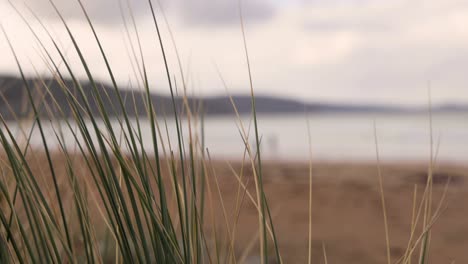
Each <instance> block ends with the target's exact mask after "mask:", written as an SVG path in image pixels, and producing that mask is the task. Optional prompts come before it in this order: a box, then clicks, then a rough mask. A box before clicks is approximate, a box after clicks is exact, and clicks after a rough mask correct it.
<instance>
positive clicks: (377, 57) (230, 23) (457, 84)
mask: <svg viewBox="0 0 468 264" xmlns="http://www.w3.org/2000/svg"><path fill="white" fill-rule="evenodd" d="M119 1H121V0H83V3H84V5H85V6H86V8H87V10H88V11H89V13H90V15H91V19H92V20H93V22H94V23H95V25H96V29H97V32H98V34H99V36H100V38H101V40H102V42H103V44H104V48H105V50H106V52H107V55H108V56H109V58H110V61H111V65H112V67H113V70H114V71H115V73H116V74H117V75H118V79H119V82H121V83H122V84H127V83H128V82H129V80H133V81H132V82H134V80H135V78H134V76H135V75H134V71H133V70H132V63H133V62H132V60H131V59H130V58H132V57H133V55H129V54H131V52H128V51H129V50H131V49H129V48H128V47H129V46H130V45H129V43H130V41H131V42H132V43H133V44H134V45H136V44H137V42H136V38H135V32H134V31H133V29H132V32H131V36H130V38H131V40H129V38H128V37H127V35H126V33H125V31H124V23H123V19H122V14H121V12H120V8H119ZM12 2H13V3H14V4H15V5H17V6H18V7H19V8H20V9H21V10H22V11H21V12H22V14H24V15H25V16H27V19H28V20H29V21H30V23H31V24H32V26H33V28H34V29H35V30H37V32H38V34H39V35H40V36H41V38H42V39H43V40H44V41H45V43H46V45H47V46H48V47H49V48H51V46H50V42H49V41H48V39H47V38H46V37H45V35H44V34H43V31H42V29H41V28H40V26H39V24H38V23H37V22H36V21H35V19H34V18H33V17H32V16H31V15H30V14H29V12H28V11H26V9H25V8H24V6H25V4H24V3H26V5H28V6H29V7H30V8H31V9H32V10H34V12H35V13H36V14H37V15H38V16H39V17H40V18H41V19H42V21H43V22H44V24H45V25H46V27H47V28H48V29H49V30H50V31H51V32H52V34H53V36H54V38H55V39H56V40H59V41H60V43H61V45H63V49H64V50H67V55H68V56H69V59H70V60H71V61H72V62H74V63H73V65H74V66H73V68H74V70H75V71H76V72H78V73H80V74H81V75H82V76H84V75H83V70H82V69H81V67H80V65H79V63H78V60H77V56H76V53H75V52H74V51H73V49H72V48H71V46H70V43H71V42H70V40H69V38H68V37H67V36H66V34H65V32H64V30H63V25H62V24H61V23H60V21H59V20H58V19H57V16H56V15H55V14H54V12H53V11H52V9H51V8H50V5H49V4H48V0H25V1H20V0H12ZM55 2H56V3H57V6H58V8H59V9H60V10H61V13H62V14H63V15H64V16H65V18H66V20H67V22H68V23H69V25H70V27H71V29H72V31H73V34H74V35H75V36H76V38H77V40H78V43H79V45H80V46H81V48H82V49H83V52H84V54H85V58H86V59H87V61H88V63H89V64H90V67H91V70H92V72H93V73H95V75H96V76H97V77H98V78H99V79H102V80H107V79H108V76H107V74H106V69H105V67H104V64H103V60H102V58H101V57H100V55H99V50H98V48H97V46H96V43H95V42H94V41H93V38H92V35H91V32H90V30H89V27H88V26H87V24H86V21H85V20H84V17H83V14H82V13H81V11H80V9H79V6H78V4H77V2H76V1H75V0H55ZM129 2H130V7H129V6H128V5H127V2H126V1H125V0H123V2H122V5H123V7H124V17H125V18H126V19H127V23H130V16H129V12H130V10H131V11H132V12H133V14H134V16H135V18H136V24H137V28H138V33H139V36H140V39H141V42H142V46H143V52H144V58H145V63H146V65H147V67H148V70H149V73H150V80H151V85H152V88H153V89H154V90H155V91H159V92H164V93H167V91H168V90H167V86H166V81H165V72H164V69H163V67H162V58H161V52H160V50H159V48H158V45H157V43H156V40H157V39H156V37H157V36H156V34H155V30H154V25H153V24H152V21H151V16H150V12H149V7H148V3H147V2H146V0H129ZM161 2H162V3H161V5H162V8H163V9H164V13H165V14H166V16H167V20H168V22H169V26H170V28H171V30H172V32H173V34H174V38H175V42H176V44H177V47H178V50H179V54H180V57H181V60H182V64H183V68H184V71H185V73H186V75H187V79H188V86H189V89H190V91H191V92H192V93H194V94H197V95H212V94H225V90H224V88H223V86H222V82H221V81H220V78H219V76H218V73H217V70H216V68H219V71H220V72H221V74H222V76H223V77H224V79H225V81H226V83H227V85H228V87H229V92H230V93H233V94H235V93H247V92H248V91H249V90H248V89H249V88H248V75H247V67H246V63H245V56H244V53H243V44H242V35H241V30H240V22H239V11H238V0H161ZM156 3H157V1H154V4H155V7H156V8H157V9H158V10H159V8H160V6H159V5H158V4H156ZM242 6H243V15H244V18H245V26H246V34H247V42H248V47H249V52H250V58H251V64H252V73H253V78H254V86H255V90H256V92H257V93H258V94H268V95H277V96H287V97H292V98H298V99H302V100H310V101H333V102H353V103H359V102H383V103H400V104H413V103H417V104H424V103H425V102H427V87H428V83H430V84H431V87H432V97H433V101H435V102H467V103H468V27H467V25H468V1H461V0H460V1H458V0H445V1H441V0H425V1H419V0H414V1H402V0H392V1H387V0H385V1H384V0H380V1H379V0H373V1H370V0H243V1H242ZM158 15H159V18H160V23H161V27H162V28H163V29H164V35H163V37H164V40H165V44H166V47H167V48H168V50H169V52H168V56H169V60H170V64H171V69H172V71H173V74H174V75H176V76H179V75H178V69H177V63H176V62H177V61H176V57H175V53H174V52H173V51H174V49H173V48H172V44H171V41H170V38H169V35H168V34H167V25H166V24H165V23H163V21H164V20H163V19H162V17H161V12H160V11H158ZM0 23H2V25H3V27H4V28H5V30H6V32H7V34H8V35H9V37H10V38H11V40H12V43H13V45H14V47H15V49H16V51H17V53H18V54H19V57H20V60H21V62H22V64H23V66H24V68H25V69H26V71H27V72H28V74H30V75H33V74H35V71H38V72H39V73H40V74H45V73H47V72H48V70H47V66H46V64H45V63H44V61H43V59H42V57H41V54H42V53H41V51H40V50H41V49H40V46H39V45H38V44H37V42H36V41H35V40H34V38H33V35H32V34H31V33H30V32H29V31H28V27H27V26H26V25H25V24H24V23H23V22H22V21H21V19H20V18H19V16H18V14H16V13H15V12H14V10H13V9H12V8H11V7H10V5H9V4H8V1H7V0H0ZM129 25H130V24H129ZM51 51H52V49H51ZM54 58H56V59H58V57H57V55H56V54H55V53H54ZM62 69H63V67H62ZM0 72H2V73H9V74H17V72H18V71H17V69H16V67H15V64H14V59H13V57H12V56H11V53H10V52H9V50H8V48H7V44H6V40H5V38H4V36H3V35H0ZM179 82H180V81H179Z"/></svg>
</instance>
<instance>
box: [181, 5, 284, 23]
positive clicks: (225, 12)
mask: <svg viewBox="0 0 468 264" xmlns="http://www.w3.org/2000/svg"><path fill="white" fill-rule="evenodd" d="M174 2H175V4H174V6H173V7H174V9H175V10H176V11H178V12H179V14H178V16H179V18H180V19H181V20H182V21H184V22H185V23H186V24H187V25H191V26H194V25H195V26H225V25H230V24H233V23H234V24H238V23H239V1H238V0H178V1H174ZM241 2H242V3H241V5H242V15H243V18H244V19H245V20H246V21H248V22H259V21H265V20H270V19H271V18H273V17H274V15H275V14H276V8H275V5H274V3H272V2H271V1H269V0H244V1H242V0H241Z"/></svg>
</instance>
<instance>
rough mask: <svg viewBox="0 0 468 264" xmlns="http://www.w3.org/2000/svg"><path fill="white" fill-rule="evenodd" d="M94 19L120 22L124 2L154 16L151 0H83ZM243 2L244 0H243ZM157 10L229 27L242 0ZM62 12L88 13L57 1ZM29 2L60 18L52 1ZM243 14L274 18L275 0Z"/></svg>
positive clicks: (186, 1)
mask: <svg viewBox="0 0 468 264" xmlns="http://www.w3.org/2000/svg"><path fill="white" fill-rule="evenodd" d="M81 1H82V2H83V5H84V6H85V8H86V11H87V12H88V14H89V15H90V17H91V18H92V19H93V21H94V22H97V23H101V24H109V25H112V24H116V23H117V22H119V21H121V9H120V4H119V3H121V5H122V7H123V10H124V13H128V12H129V11H130V10H129V8H128V6H129V5H128V4H130V8H131V10H132V11H133V14H134V15H135V17H136V18H146V17H148V16H149V15H150V7H149V3H148V1H147V0H128V1H127V0H81ZM241 1H242V0H241ZM12 2H13V3H15V4H16V5H19V6H22V5H24V1H23V0H12ZM152 2H153V6H154V8H155V9H156V11H157V12H158V11H159V8H160V6H162V8H163V9H164V10H165V11H166V12H167V13H168V14H169V15H170V16H172V17H174V18H175V19H177V20H178V21H181V22H183V23H185V24H186V25H187V26H210V27H211V26H227V25H230V24H233V23H238V22H239V8H238V5H239V2H238V0H160V1H158V0H152ZM54 3H55V4H56V6H57V8H58V10H59V11H60V13H61V14H62V15H63V16H64V17H65V18H66V19H69V20H83V19H84V15H83V12H82V10H81V8H80V5H79V3H78V0H54ZM27 5H28V6H29V7H30V8H31V9H32V10H34V12H35V13H36V14H38V15H39V16H40V17H42V18H45V19H57V18H58V17H57V15H56V13H55V11H54V9H53V7H52V5H51V3H50V2H49V0H30V1H28V2H27ZM242 12H243V17H244V19H245V20H246V21H247V22H251V23H253V22H259V21H264V20H269V19H271V18H272V17H273V16H274V15H275V13H276V8H275V4H274V3H273V2H272V0H244V1H242Z"/></svg>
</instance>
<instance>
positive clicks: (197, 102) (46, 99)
mask: <svg viewBox="0 0 468 264" xmlns="http://www.w3.org/2000/svg"><path fill="white" fill-rule="evenodd" d="M27 82H28V84H29V87H32V93H33V97H34V99H35V100H37V102H40V104H38V105H40V112H41V114H42V115H45V114H46V113H47V112H48V111H47V107H45V106H49V108H50V106H54V105H55V104H54V103H53V102H54V100H53V99H52V98H55V101H56V102H57V104H58V105H59V107H60V109H61V110H62V111H63V114H64V115H65V117H69V116H70V115H71V110H70V109H69V107H68V104H67V99H66V95H65V93H64V91H63V89H62V88H61V87H60V86H59V84H58V83H57V82H56V81H55V80H52V79H28V80H27ZM44 83H45V84H46V85H47V87H48V89H47V90H46V89H45V88H44ZM81 85H82V87H83V91H84V94H85V95H86V97H87V98H88V101H89V102H90V106H91V110H92V112H93V114H96V115H97V114H99V111H98V109H99V108H98V104H97V102H96V101H95V100H94V99H93V98H94V95H93V88H92V86H91V85H90V84H89V83H84V82H83V83H81ZM66 87H68V89H69V91H70V92H72V93H73V94H76V95H78V93H77V92H76V87H75V86H74V84H73V82H71V81H66ZM98 92H99V94H100V95H101V96H102V97H103V98H105V100H104V103H103V105H104V108H105V110H106V112H107V113H108V114H110V115H111V116H115V115H120V114H121V113H122V112H121V110H120V107H118V97H117V93H116V91H115V90H114V88H113V87H110V86H107V85H105V84H100V85H99V87H98ZM120 94H121V96H122V98H124V103H125V108H126V112H127V114H128V115H130V116H136V115H138V114H145V113H146V110H145V109H146V108H145V104H146V98H145V94H144V93H143V92H142V91H138V90H125V89H121V91H120ZM77 98H80V97H79V96H77ZM232 99H233V101H234V104H235V105H236V107H237V109H238V111H239V113H240V114H241V115H242V114H250V113H251V98H250V96H247V95H235V96H233V97H232ZM151 100H152V102H153V104H154V106H155V108H156V112H157V113H158V114H159V115H166V116H171V115H172V114H173V104H172V99H171V98H170V97H169V96H165V95H160V94H156V93H153V94H151ZM82 101H83V100H82V99H80V102H82ZM187 101H188V104H189V106H190V108H191V109H192V111H195V112H196V111H198V110H197V109H199V108H200V106H201V105H203V112H204V113H205V114H207V115H232V114H234V110H233V107H232V104H231V101H230V98H229V97H227V96H218V97H206V98H197V97H192V98H188V99H187ZM255 102H256V111H257V113H303V112H311V113H332V112H347V113H349V112H394V113H395V112H399V113H407V112H415V111H427V110H422V109H416V108H411V109H410V108H401V107H391V106H382V105H351V104H349V105H347V104H326V103H305V102H300V101H296V100H291V99H282V98H277V97H269V96H256V97H255ZM175 105H176V109H178V111H180V113H183V110H182V109H183V108H184V107H183V99H182V98H181V97H179V96H178V97H176V98H175ZM52 108H57V107H56V106H55V107H52ZM440 110H451V111H468V107H467V106H466V105H444V106H441V107H440ZM435 111H437V109H435ZM28 113H31V106H30V104H29V103H28V98H27V90H26V86H25V85H24V82H23V80H22V79H19V78H17V77H11V76H0V114H1V115H2V116H3V117H4V118H5V119H14V118H15V116H16V117H17V118H22V117H25V116H26V115H27V114H28ZM56 117H60V115H56Z"/></svg>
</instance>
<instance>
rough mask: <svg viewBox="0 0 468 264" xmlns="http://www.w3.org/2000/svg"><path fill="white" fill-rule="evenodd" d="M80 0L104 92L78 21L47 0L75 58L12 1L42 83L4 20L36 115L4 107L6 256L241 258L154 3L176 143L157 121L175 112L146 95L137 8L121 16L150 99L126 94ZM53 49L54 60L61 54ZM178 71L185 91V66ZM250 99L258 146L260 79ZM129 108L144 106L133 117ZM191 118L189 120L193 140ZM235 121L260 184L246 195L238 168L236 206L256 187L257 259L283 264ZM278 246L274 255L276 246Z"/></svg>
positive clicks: (0, 132) (0, 185) (196, 110)
mask: <svg viewBox="0 0 468 264" xmlns="http://www.w3.org/2000/svg"><path fill="white" fill-rule="evenodd" d="M77 1H78V3H79V5H80V7H81V9H82V11H83V15H84V17H85V18H86V21H87V22H88V25H89V28H90V30H91V32H92V34H93V37H94V39H93V41H94V43H95V44H96V46H97V47H98V48H99V51H100V54H101V57H102V60H103V61H104V64H105V67H106V69H107V73H108V77H109V79H110V81H111V87H112V88H113V89H114V92H115V94H116V97H114V96H111V95H109V94H108V93H105V92H103V91H105V90H103V89H101V88H102V87H101V84H100V83H98V81H97V80H96V79H95V76H94V74H93V72H92V71H91V69H90V67H89V63H88V61H87V60H86V59H85V54H83V50H82V48H81V47H80V45H79V44H78V42H77V40H76V38H75V35H74V33H73V31H72V29H71V28H70V27H69V25H68V23H67V21H66V20H65V18H64V17H63V16H62V14H61V12H60V10H58V8H57V7H56V6H55V5H54V3H53V2H52V1H51V2H50V4H51V6H52V7H53V8H54V10H55V12H56V15H57V16H58V18H59V19H60V21H61V22H62V25H63V28H64V29H65V31H66V33H67V35H68V38H69V40H70V41H71V45H72V46H71V50H69V52H73V53H75V54H76V55H77V56H78V58H79V64H78V65H72V63H71V62H70V60H69V59H68V57H67V51H66V50H65V49H63V48H61V44H60V43H59V42H58V41H57V40H56V39H55V38H54V37H53V35H52V34H51V31H50V29H48V28H47V25H44V24H42V22H41V20H40V18H38V17H37V16H35V19H36V20H37V22H39V24H40V25H41V29H40V31H41V32H42V33H45V34H46V36H47V40H44V39H42V38H40V37H39V35H40V34H39V33H38V30H37V29H33V27H32V26H31V22H30V21H28V20H27V19H26V18H25V17H24V16H23V15H22V14H21V12H18V11H17V12H18V15H19V16H21V18H23V21H24V23H25V24H26V25H27V26H28V27H29V29H30V31H31V34H33V35H34V37H35V38H36V41H37V43H38V44H39V47H40V51H39V52H40V55H41V56H42V57H43V59H44V62H45V63H46V64H47V65H48V67H49V69H50V73H51V75H52V76H53V81H52V82H49V81H47V80H45V79H41V78H40V77H39V78H38V81H37V82H31V81H29V79H28V78H27V77H26V76H25V73H24V70H23V65H22V64H21V63H20V60H19V59H18V56H17V53H16V50H15V47H14V46H13V45H12V44H11V42H10V40H9V38H8V32H7V30H8V29H3V28H2V30H3V35H4V36H5V38H6V39H7V41H8V43H9V45H10V49H11V53H12V54H13V56H14V59H15V60H16V63H17V66H18V71H19V74H20V75H21V78H22V80H23V89H24V95H25V96H26V99H27V103H26V105H27V109H28V112H29V116H30V117H29V118H25V117H24V116H25V115H21V116H17V117H16V118H15V121H14V122H12V121H10V120H7V118H5V117H3V116H1V117H0V119H1V123H2V127H1V129H0V141H1V145H2V151H3V153H2V166H1V168H2V169H1V170H2V171H1V175H2V180H1V181H0V192H1V196H2V197H3V198H4V205H3V208H2V210H0V222H1V226H2V232H1V233H0V257H1V260H2V263H7V262H18V263H77V262H84V261H86V262H89V263H103V262H106V263H107V262H116V263H133V262H140V263H142V262H143V263H150V262H156V263H237V258H239V254H238V253H237V252H236V250H235V248H234V247H235V245H234V244H235V232H236V224H235V223H230V221H229V220H228V218H229V216H228V215H227V212H226V211H224V218H225V221H218V220H217V218H216V217H215V216H214V212H213V211H214V210H215V208H214V207H215V205H213V203H214V201H218V200H220V201H221V202H220V203H221V206H222V205H223V202H222V197H221V193H220V192H219V185H218V181H217V176H216V173H215V171H213V170H211V169H210V156H209V152H207V150H206V149H205V147H204V143H203V142H204V141H203V139H202V138H203V134H202V135H201V136H200V135H199V133H197V132H196V131H195V130H196V126H197V125H199V123H200V120H202V119H203V118H202V111H201V110H200V109H202V107H198V106H197V105H196V104H195V105H194V104H193V103H189V102H188V100H187V97H186V94H184V95H183V96H182V101H183V102H184V104H183V105H184V107H182V108H180V107H178V104H177V103H176V102H178V101H179V100H180V98H179V96H178V94H177V93H176V90H177V82H176V81H175V80H176V79H175V78H173V77H172V73H171V70H170V69H169V63H168V58H167V56H166V50H165V46H164V40H163V39H162V37H161V33H160V25H159V21H158V18H157V15H156V10H155V7H154V6H153V3H152V2H151V1H148V9H149V10H150V11H151V14H152V19H153V22H154V27H155V32H156V33H155V42H154V43H155V45H156V48H158V49H160V51H161V52H162V59H163V61H164V64H165V69H166V76H167V83H168V87H169V89H170V95H171V98H172V111H173V113H171V116H172V118H174V119H175V124H176V125H175V126H176V133H177V142H170V141H168V140H166V137H167V138H169V135H168V133H169V132H168V129H167V127H164V126H161V125H160V124H162V123H165V124H166V126H167V123H166V118H167V117H166V114H167V115H169V113H160V112H158V111H157V109H158V106H157V105H155V103H154V102H153V100H152V99H151V93H150V91H151V87H150V85H149V83H150V81H149V76H148V72H147V66H146V62H145V58H144V55H143V51H142V46H141V44H140V40H139V38H138V28H137V26H136V24H135V20H134V19H133V16H131V20H130V21H131V23H130V24H127V22H125V29H126V33H127V35H130V34H131V32H133V34H136V36H137V43H138V44H137V45H132V46H131V50H132V53H131V54H132V56H133V57H132V58H133V60H134V61H135V62H137V65H134V66H133V71H134V72H135V73H136V75H137V76H138V78H139V82H141V84H142V86H143V88H144V98H136V96H135V95H133V96H131V97H130V98H129V97H128V96H124V95H123V93H122V88H121V85H120V84H119V83H118V82H117V80H116V76H115V74H114V71H113V65H111V63H110V62H109V60H108V57H107V55H106V49H105V48H104V45H103V43H102V42H101V40H100V37H99V33H98V32H97V31H96V29H95V27H94V25H93V22H92V20H91V18H90V17H89V16H88V13H87V12H86V9H85V7H84V6H83V4H82V2H81V1H80V0H77ZM13 7H14V6H13ZM128 7H129V8H130V5H128ZM31 12H32V14H33V15H34V12H33V11H31ZM122 14H123V13H122ZM130 14H131V12H130ZM122 16H124V15H122ZM125 21H126V20H125ZM46 42H50V43H51V44H52V48H49V46H47V45H46V44H45V43H46ZM174 46H175V43H174ZM245 47H247V46H245ZM246 52H247V49H246ZM246 54H247V53H246ZM57 55H58V58H59V59H54V58H55V57H56V56H57ZM247 58H248V55H247ZM76 67H80V68H81V70H83V71H84V72H85V76H86V83H88V84H87V85H88V86H87V87H90V91H91V92H89V90H87V89H84V84H83V83H84V82H83V80H81V79H79V78H78V76H77V74H76V71H75V70H73V69H74V68H76ZM180 73H181V79H182V81H181V83H182V86H184V87H182V88H183V89H184V91H185V90H186V87H185V86H186V84H185V81H184V79H185V78H184V76H183V72H182V69H181V68H180ZM249 74H250V69H249ZM65 76H69V77H65ZM250 80H251V77H250ZM52 83H53V85H58V87H59V90H60V91H59V94H60V97H58V96H57V91H52V88H51V87H52ZM59 100H62V101H60V102H59ZM64 101H65V102H66V104H65V105H66V107H64V106H63V105H64ZM137 101H138V102H140V101H141V102H144V111H141V109H140V108H139V107H138V106H137V105H136V103H135V102H137ZM132 102H133V104H132ZM4 103H6V104H8V102H4ZM129 106H130V107H131V106H133V107H134V109H129ZM252 106H253V107H252V110H253V111H252V112H253V120H254V126H255V142H256V144H257V147H256V149H260V148H259V144H260V143H259V135H258V128H257V126H258V125H257V120H256V116H255V97H254V94H253V89H252ZM233 107H235V106H234V105H233ZM131 111H135V112H137V113H138V114H137V115H136V116H132V115H130V113H129V112H131ZM139 111H140V112H139ZM96 113H98V114H96ZM11 114H12V115H15V114H17V113H13V112H12V113H11ZM116 114H118V115H116ZM239 120H240V119H239ZM143 122H148V123H149V124H150V133H151V137H150V138H151V140H148V139H147V138H144V137H143V133H144V132H145V131H142V124H143ZM13 123H15V124H23V123H27V125H25V126H22V125H18V127H19V129H18V130H17V129H14V128H13V125H12V124H13ZM184 126H185V127H188V131H189V132H188V142H187V140H185V137H184V136H185V135H184V131H185V128H184ZM239 130H240V131H241V134H242V136H243V138H244V142H245V149H246V157H247V158H246V159H247V160H248V161H249V162H250V163H251V164H252V166H253V168H255V169H254V171H255V172H254V174H255V177H254V181H255V186H256V189H255V190H256V193H254V194H251V193H250V192H249V191H248V190H247V188H246V186H245V184H244V183H243V182H242V175H237V176H238V177H239V185H238V199H237V202H236V203H237V206H236V212H235V215H238V214H239V213H240V207H241V206H240V205H241V203H242V202H243V200H244V197H245V195H246V194H248V196H249V197H256V198H255V199H252V202H253V203H254V205H255V206H256V208H257V209H258V216H259V217H258V219H259V230H260V231H259V236H258V239H259V244H260V245H261V246H260V248H261V250H260V252H259V255H260V256H261V261H262V263H267V262H268V261H269V259H271V258H272V257H273V258H275V259H276V260H277V262H281V258H280V254H279V251H278V248H277V246H276V245H277V241H276V236H275V232H274V229H273V224H272V217H271V213H270V209H269V207H268V203H267V199H266V196H265V193H264V190H263V185H262V171H261V167H262V166H261V156H260V152H258V153H253V152H252V151H251V150H250V146H249V143H248V142H249V139H248V133H247V132H246V131H245V130H244V129H243V128H242V129H241V128H240V129H239ZM64 131H66V132H67V133H70V134H71V135H72V140H70V138H67V137H65V136H64V134H65V132H64ZM116 131H120V132H118V133H117V132H116ZM35 136H39V138H40V146H41V148H40V149H41V150H37V149H34V148H33V147H32V143H31V141H32V138H33V137H35ZM52 142H55V143H52ZM148 146H151V147H150V148H148ZM149 149H151V151H149ZM216 190H218V196H219V197H218V198H216V197H215V196H216V194H215V193H216ZM223 222H224V223H223ZM219 226H223V228H221V229H220V228H219ZM272 248H273V249H274V254H273V253H271V252H269V250H271V249H272Z"/></svg>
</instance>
